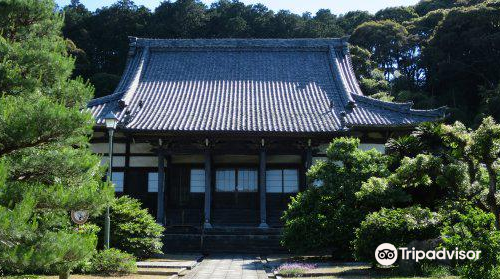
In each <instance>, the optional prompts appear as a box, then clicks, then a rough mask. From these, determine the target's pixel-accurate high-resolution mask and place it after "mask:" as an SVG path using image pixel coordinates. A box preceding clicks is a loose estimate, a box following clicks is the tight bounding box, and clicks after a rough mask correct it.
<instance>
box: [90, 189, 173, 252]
mask: <svg viewBox="0 0 500 279" xmlns="http://www.w3.org/2000/svg"><path fill="white" fill-rule="evenodd" d="M98 218H99V219H98V220H99V221H101V223H100V225H101V226H102V225H103V224H104V222H103V220H104V216H100V217H98ZM110 218H111V236H110V245H111V247H114V248H117V249H120V250H122V251H125V252H127V253H130V254H133V255H134V256H136V257H137V258H147V257H151V256H153V255H155V254H158V253H161V248H162V246H163V243H162V236H163V231H164V228H163V226H161V225H159V224H157V223H156V221H155V219H154V218H153V216H151V214H149V213H148V211H147V210H146V209H143V208H141V202H140V201H138V200H136V199H133V198H130V197H128V196H122V197H120V198H118V199H116V200H115V202H114V203H113V205H112V206H111V210H110ZM102 232H104V229H102V230H101V234H100V240H101V243H102V238H103V234H102ZM101 247H102V246H101Z"/></svg>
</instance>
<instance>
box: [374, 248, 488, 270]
mask: <svg viewBox="0 0 500 279" xmlns="http://www.w3.org/2000/svg"><path fill="white" fill-rule="evenodd" d="M398 250H399V252H398ZM480 254H481V251H462V250H458V248H455V250H447V249H445V248H443V249H441V250H437V251H435V250H430V251H421V250H416V249H415V248H411V249H408V248H406V247H403V248H399V249H397V248H396V247H395V246H394V245H392V244H390V243H384V244H380V245H379V246H378V247H377V249H376V250H375V259H376V260H377V262H378V263H379V264H381V265H385V266H387V265H393V264H394V263H395V262H396V261H397V260H398V256H399V258H401V259H402V260H414V261H416V262H419V261H421V260H424V259H426V260H466V259H467V260H474V261H475V260H478V259H479V255H480Z"/></svg>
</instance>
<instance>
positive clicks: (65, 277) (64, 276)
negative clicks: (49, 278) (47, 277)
mask: <svg viewBox="0 0 500 279" xmlns="http://www.w3.org/2000/svg"><path fill="white" fill-rule="evenodd" d="M59 279H69V270H66V271H61V273H59Z"/></svg>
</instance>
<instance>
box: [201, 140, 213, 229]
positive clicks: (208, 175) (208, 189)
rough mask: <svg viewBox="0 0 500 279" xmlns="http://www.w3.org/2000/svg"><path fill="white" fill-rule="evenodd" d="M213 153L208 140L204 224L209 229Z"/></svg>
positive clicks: (210, 226)
mask: <svg viewBox="0 0 500 279" xmlns="http://www.w3.org/2000/svg"><path fill="white" fill-rule="evenodd" d="M211 203H212V153H211V152H210V149H209V146H208V139H207V140H206V149H205V223H204V224H203V226H204V227H205V228H206V229H207V228H208V229H209V228H212V224H211V223H210V210H211V207H212V204H211Z"/></svg>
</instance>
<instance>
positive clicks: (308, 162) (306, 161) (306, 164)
mask: <svg viewBox="0 0 500 279" xmlns="http://www.w3.org/2000/svg"><path fill="white" fill-rule="evenodd" d="M311 166H312V147H311V140H310V139H309V140H308V141H307V145H306V147H305V152H304V153H303V156H302V166H301V172H302V174H301V176H302V178H301V185H300V186H299V190H300V191H304V190H305V189H307V184H308V183H309V181H308V180H307V171H308V170H309V168H310V167H311Z"/></svg>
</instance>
